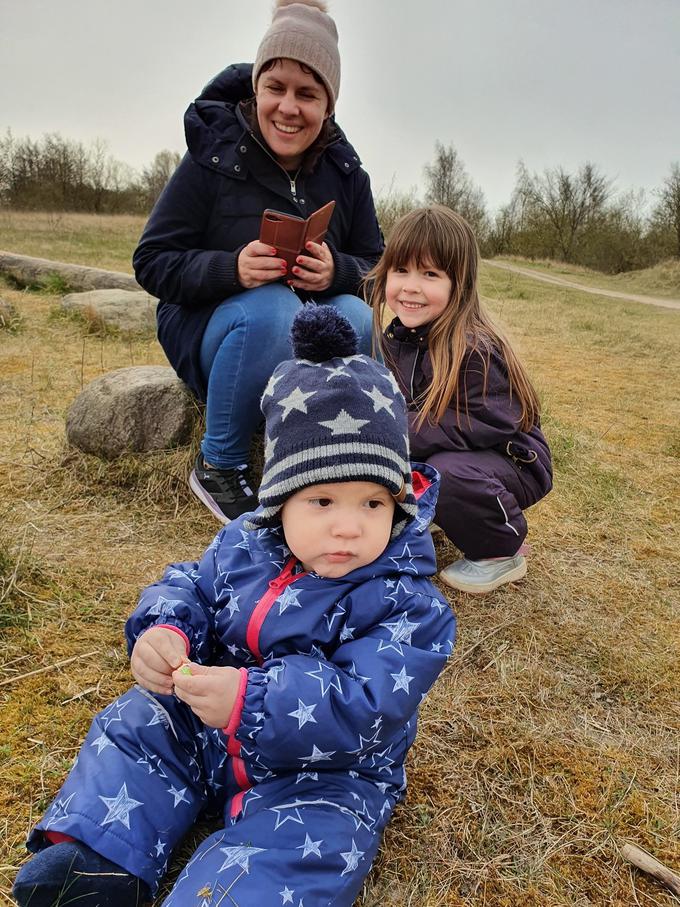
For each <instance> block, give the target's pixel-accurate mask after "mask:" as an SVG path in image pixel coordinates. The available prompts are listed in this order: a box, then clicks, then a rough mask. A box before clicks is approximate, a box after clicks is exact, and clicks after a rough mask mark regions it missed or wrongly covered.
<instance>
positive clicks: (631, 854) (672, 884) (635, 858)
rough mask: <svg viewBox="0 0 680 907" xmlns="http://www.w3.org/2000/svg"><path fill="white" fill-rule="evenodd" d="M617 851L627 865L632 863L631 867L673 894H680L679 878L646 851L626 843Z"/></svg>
mask: <svg viewBox="0 0 680 907" xmlns="http://www.w3.org/2000/svg"><path fill="white" fill-rule="evenodd" d="M619 851H620V853H621V856H622V857H623V859H624V860H626V861H627V862H628V863H632V864H633V866H637V868H638V869H641V870H642V871H643V872H646V873H647V874H648V875H650V876H652V877H653V878H655V879H656V880H657V882H661V884H662V885H663V886H664V887H665V888H668V890H669V891H672V892H673V894H680V876H678V875H676V874H675V873H674V872H673V871H672V870H671V869H669V868H668V867H667V866H664V864H663V863H660V862H659V860H657V859H656V858H655V857H653V856H652V855H651V854H649V853H647V851H646V850H643V849H642V848H641V847H638V846H637V844H630V843H628V842H626V843H625V844H624V845H623V846H621V847H620V848H619Z"/></svg>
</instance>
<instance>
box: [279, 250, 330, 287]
mask: <svg viewBox="0 0 680 907" xmlns="http://www.w3.org/2000/svg"><path fill="white" fill-rule="evenodd" d="M305 249H306V251H307V252H308V253H309V254H307V255H298V257H297V258H296V259H295V262H296V263H295V267H294V268H293V274H292V278H291V279H290V280H288V284H289V286H291V287H295V288H296V289H298V290H307V291H308V292H310V293H320V292H321V291H322V290H327V289H328V288H329V287H330V285H331V284H332V283H333V277H334V275H335V263H334V261H333V256H332V255H331V250H330V249H329V248H328V246H327V245H326V243H322V244H321V245H319V243H315V242H308V243H307V245H306V246H305Z"/></svg>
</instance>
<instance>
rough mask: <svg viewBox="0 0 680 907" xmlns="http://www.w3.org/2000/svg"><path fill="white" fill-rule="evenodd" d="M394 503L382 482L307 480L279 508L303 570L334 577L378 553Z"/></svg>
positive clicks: (383, 545)
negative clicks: (317, 483)
mask: <svg viewBox="0 0 680 907" xmlns="http://www.w3.org/2000/svg"><path fill="white" fill-rule="evenodd" d="M394 506H395V504H394V499H393V498H392V495H391V494H390V493H389V491H388V490H387V488H385V487H384V486H383V485H378V484H376V483H375V482H335V483H324V484H321V485H309V486H308V487H307V488H303V489H302V490H301V491H297V492H296V493H295V494H294V495H292V496H291V497H290V498H288V500H287V501H286V503H285V504H284V505H283V508H282V509H281V521H282V523H283V531H284V534H285V536H286V543H287V545H288V547H289V548H290V550H291V551H292V552H293V554H294V555H295V556H296V557H297V559H298V560H299V561H300V562H301V563H302V565H303V566H304V568H305V570H311V571H314V572H315V573H318V574H319V576H325V577H328V578H330V579H337V578H338V577H340V576H345V575H346V574H347V573H350V572H351V571H352V570H356V569H357V568H358V567H363V566H365V565H366V564H370V563H371V562H372V561H374V560H376V558H378V557H379V556H380V555H381V554H382V553H383V551H384V550H385V548H386V547H387V543H388V541H389V539H390V534H391V532H392V517H393V515H394Z"/></svg>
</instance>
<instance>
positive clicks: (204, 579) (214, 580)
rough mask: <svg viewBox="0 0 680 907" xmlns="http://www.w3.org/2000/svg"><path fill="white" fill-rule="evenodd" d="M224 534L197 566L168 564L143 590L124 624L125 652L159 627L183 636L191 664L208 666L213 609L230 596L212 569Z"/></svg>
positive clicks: (210, 652) (212, 633)
mask: <svg viewBox="0 0 680 907" xmlns="http://www.w3.org/2000/svg"><path fill="white" fill-rule="evenodd" d="M225 531H226V530H225V529H223V530H221V532H220V533H219V534H218V535H217V536H216V538H215V540H214V541H213V543H212V544H211V545H210V547H209V548H208V549H207V550H206V551H205V553H204V554H203V557H202V558H201V560H200V562H199V563H195V562H194V563H191V562H188V563H181V564H171V565H170V566H169V567H168V568H167V569H166V571H165V573H164V574H163V577H162V578H161V579H160V580H159V581H158V582H156V583H152V584H151V585H150V586H147V588H146V589H144V591H143V592H142V594H141V596H140V598H139V603H138V605H137V607H136V608H135V610H134V611H133V613H132V614H131V615H130V617H129V618H128V620H127V623H126V624H125V637H126V640H127V644H128V653H130V654H131V653H132V649H133V647H134V644H135V642H136V641H137V639H139V637H140V636H141V635H142V633H144V631H145V630H148V629H149V628H150V627H155V626H158V625H159V624H162V625H164V626H172V627H176V628H177V629H178V630H181V631H182V633H184V635H185V636H186V637H187V639H188V641H189V644H190V647H191V649H190V652H189V653H188V654H189V657H190V658H191V660H192V661H195V662H197V663H199V664H210V662H211V658H212V655H213V649H214V627H215V614H216V608H221V607H223V605H224V602H225V600H226V599H227V598H228V597H229V594H230V591H229V590H228V588H227V587H226V586H225V584H224V583H221V582H220V577H219V574H218V573H216V570H215V551H216V548H217V545H218V542H219V540H220V539H221V537H222V535H223V534H224V532H225Z"/></svg>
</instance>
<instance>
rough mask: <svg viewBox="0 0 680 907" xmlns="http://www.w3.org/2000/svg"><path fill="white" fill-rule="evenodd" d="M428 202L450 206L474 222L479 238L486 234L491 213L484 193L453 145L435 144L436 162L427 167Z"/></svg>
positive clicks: (425, 170) (426, 191)
mask: <svg viewBox="0 0 680 907" xmlns="http://www.w3.org/2000/svg"><path fill="white" fill-rule="evenodd" d="M424 173H425V183H426V187H427V188H426V190H425V201H426V202H427V203H428V204H437V205H446V207H447V208H451V209H452V210H454V211H457V212H458V214H462V216H463V217H464V218H465V219H466V220H467V221H468V222H469V223H470V225H471V226H472V228H473V229H474V231H475V233H476V234H477V236H478V238H480V237H481V236H483V235H485V234H486V231H487V225H488V224H487V214H486V206H485V203H484V193H483V192H482V190H481V189H480V188H479V187H478V186H475V184H474V183H473V182H472V180H471V179H470V177H469V175H468V173H467V171H466V169H465V165H464V164H463V162H462V160H461V159H460V157H459V155H458V152H457V151H456V149H455V148H454V147H453V145H448V146H447V147H445V146H444V145H442V143H441V142H435V146H434V161H433V162H432V163H431V164H426V165H425V167H424Z"/></svg>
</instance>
